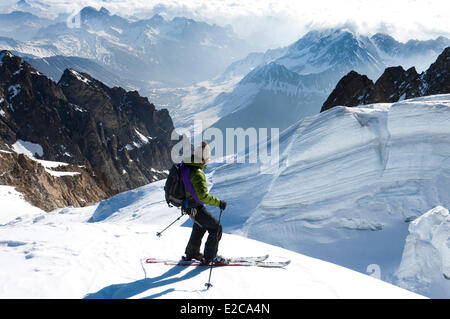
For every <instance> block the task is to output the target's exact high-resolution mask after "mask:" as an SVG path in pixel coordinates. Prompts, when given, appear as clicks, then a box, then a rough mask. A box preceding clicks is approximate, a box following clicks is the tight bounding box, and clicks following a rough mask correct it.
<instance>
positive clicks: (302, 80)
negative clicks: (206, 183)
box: [211, 62, 324, 132]
mask: <svg viewBox="0 0 450 319" xmlns="http://www.w3.org/2000/svg"><path fill="white" fill-rule="evenodd" d="M323 95H324V93H323V91H320V90H317V89H316V87H315V86H314V85H311V82H310V81H309V78H308V77H307V76H303V75H300V74H298V73H296V72H293V71H291V70H289V69H287V68H286V67H285V66H283V65H281V64H277V63H275V62H270V63H268V64H265V65H262V66H261V67H258V68H255V69H254V70H253V71H251V72H250V73H249V74H247V75H246V76H245V77H244V78H243V79H242V80H241V81H240V82H239V84H238V85H237V87H236V89H234V90H233V91H232V92H231V93H228V94H226V95H221V96H220V97H218V99H216V100H215V101H214V103H217V102H219V103H217V104H216V105H215V107H216V108H218V109H219V110H220V112H219V113H218V117H219V118H220V119H219V120H218V121H217V122H215V123H214V124H213V125H211V126H212V127H215V128H219V129H221V130H223V132H225V129H226V128H227V127H242V128H249V127H256V128H272V127H276V128H279V129H280V130H283V129H285V128H287V127H288V126H290V125H291V124H292V123H293V122H295V121H297V120H299V119H301V118H303V117H305V116H309V115H313V114H317V112H318V109H317V105H318V103H319V104H320V101H322V100H323ZM219 98H220V99H219ZM236 102H238V103H236Z"/></svg>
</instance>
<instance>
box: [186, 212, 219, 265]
mask: <svg viewBox="0 0 450 319" xmlns="http://www.w3.org/2000/svg"><path fill="white" fill-rule="evenodd" d="M189 210H190V209H189ZM189 210H188V213H189ZM196 210H197V213H196V214H195V216H194V226H192V233H191V237H190V239H189V242H188V244H187V246H186V251H185V253H186V255H191V256H195V255H198V254H199V253H200V246H201V244H202V239H203V236H204V235H205V232H206V231H208V239H207V240H206V243H205V250H204V252H203V256H204V257H205V258H206V259H208V260H212V259H213V258H214V257H216V255H217V249H218V247H219V241H220V239H221V238H222V226H221V225H219V222H218V221H217V219H216V218H214V216H212V215H211V213H210V212H208V211H207V210H206V208H205V206H199V207H197V208H196Z"/></svg>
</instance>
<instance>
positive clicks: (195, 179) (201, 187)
mask: <svg viewBox="0 0 450 319" xmlns="http://www.w3.org/2000/svg"><path fill="white" fill-rule="evenodd" d="M184 163H185V164H186V165H188V166H189V168H190V169H191V175H190V176H191V182H192V185H193V186H194V189H195V192H196V193H197V197H198V199H199V200H201V201H202V202H203V203H205V204H208V205H211V206H216V207H218V206H219V204H220V200H219V199H218V198H217V197H214V196H212V195H210V194H209V191H208V185H207V184H206V176H205V173H203V170H204V169H205V168H206V165H203V164H202V163H192V162H191V163H186V162H184ZM186 193H187V196H188V199H189V201H191V200H192V201H195V200H194V198H193V197H192V196H191V194H189V192H186Z"/></svg>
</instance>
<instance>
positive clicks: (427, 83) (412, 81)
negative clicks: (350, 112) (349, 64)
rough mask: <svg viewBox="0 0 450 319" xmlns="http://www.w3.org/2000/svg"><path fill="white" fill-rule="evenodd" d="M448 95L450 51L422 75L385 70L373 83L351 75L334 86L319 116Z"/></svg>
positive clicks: (449, 90) (412, 72)
mask: <svg viewBox="0 0 450 319" xmlns="http://www.w3.org/2000/svg"><path fill="white" fill-rule="evenodd" d="M445 93H450V47H448V48H446V49H445V50H444V52H443V53H442V54H440V55H439V57H438V58H437V60H436V62H435V63H433V64H431V66H430V67H429V68H428V70H426V71H425V72H423V73H421V74H418V73H417V72H416V70H415V68H410V69H408V70H406V71H405V70H404V69H403V68H402V67H400V66H398V67H390V68H387V69H386V70H385V71H384V73H383V74H382V75H381V77H380V78H379V79H378V80H377V81H376V82H375V83H373V82H372V81H371V80H370V79H368V78H367V77H366V76H365V75H360V74H358V73H356V72H355V71H351V72H350V73H348V74H347V75H346V76H344V77H343V78H342V79H341V80H340V81H339V82H338V84H337V85H336V88H335V89H334V90H333V92H332V93H331V94H330V96H329V97H328V99H327V100H326V101H325V103H324V104H323V106H322V109H321V112H323V111H326V110H328V109H330V108H332V107H333V106H337V105H344V106H357V105H364V104H371V103H382V102H386V103H388V102H389V103H393V102H397V101H399V100H404V99H410V98H414V97H419V96H427V95H434V94H445Z"/></svg>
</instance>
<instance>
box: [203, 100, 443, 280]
mask: <svg viewBox="0 0 450 319" xmlns="http://www.w3.org/2000/svg"><path fill="white" fill-rule="evenodd" d="M449 124H450V95H449V94H444V95H436V96H429V97H422V98H416V99H411V100H406V101H401V102H397V103H393V104H374V105H367V106H364V107H358V108H347V107H335V108H333V109H330V110H328V111H326V112H324V113H322V114H319V115H317V116H313V117H309V118H306V119H304V120H303V121H300V122H298V123H297V124H295V125H293V126H292V127H290V128H289V129H287V130H286V131H285V132H283V133H282V134H281V135H280V164H279V168H276V167H275V168H274V169H275V170H274V172H275V173H274V174H261V173H262V171H261V168H260V167H259V165H258V164H241V165H239V164H228V165H217V166H216V167H214V168H213V169H214V172H213V175H212V180H213V181H214V187H213V189H212V193H216V194H220V195H221V196H222V197H223V198H227V199H228V201H227V202H228V203H229V214H228V215H227V219H226V220H225V221H224V224H225V230H228V231H234V232H236V233H239V234H244V235H246V236H247V237H250V238H254V239H257V240H261V241H263V242H267V243H270V244H275V245H279V246H282V247H284V248H287V249H291V250H294V251H297V252H300V253H305V254H307V255H310V256H313V257H317V258H320V259H325V260H328V261H331V262H333V263H337V264H340V265H343V266H346V267H349V268H352V269H355V270H358V271H360V272H365V271H366V268H367V266H368V265H371V264H378V265H380V267H381V269H382V279H384V280H387V281H391V282H392V281H393V273H394V272H395V271H396V270H397V267H398V265H399V264H400V261H401V256H402V251H403V248H404V242H405V238H406V235H407V232H408V229H407V227H408V224H407V222H409V221H411V220H413V219H414V218H416V217H418V216H420V215H421V214H423V213H424V212H427V211H428V210H430V209H431V208H433V207H435V206H437V205H443V206H444V207H449V206H450V195H449V194H448V192H447V190H448V189H449V187H450V162H449V161H448V158H449V157H450V153H449V152H450V151H449V150H448V143H449V142H450V141H449V136H450V131H449V128H450V125H449ZM292 185H295V187H292ZM242 225H244V226H242Z"/></svg>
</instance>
